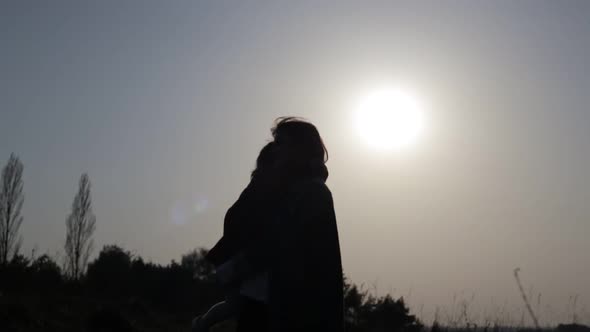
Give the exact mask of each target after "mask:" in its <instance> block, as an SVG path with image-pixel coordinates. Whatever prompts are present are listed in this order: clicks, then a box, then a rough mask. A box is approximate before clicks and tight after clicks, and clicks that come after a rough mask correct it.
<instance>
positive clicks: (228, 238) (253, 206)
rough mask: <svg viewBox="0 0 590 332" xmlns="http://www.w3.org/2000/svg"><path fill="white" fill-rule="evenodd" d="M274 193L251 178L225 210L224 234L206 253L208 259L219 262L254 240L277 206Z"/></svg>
mask: <svg viewBox="0 0 590 332" xmlns="http://www.w3.org/2000/svg"><path fill="white" fill-rule="evenodd" d="M273 197H275V195H270V194H269V189H268V188H267V187H266V186H263V185H260V183H257V182H256V181H255V180H252V181H251V182H250V184H248V186H247V187H246V188H245V189H244V191H242V193H241V194H240V197H239V198H238V200H237V201H236V202H235V203H234V204H233V205H232V206H231V207H230V208H229V209H228V210H227V212H226V214H225V218H224V221H223V236H222V237H221V239H220V240H219V241H218V242H217V243H216V244H215V246H213V248H211V250H209V252H208V253H207V256H206V259H207V261H209V262H210V263H212V264H213V265H214V266H219V265H221V264H223V263H225V262H227V261H228V260H230V259H231V258H233V257H234V256H235V255H237V254H238V253H240V252H242V251H244V249H245V248H248V247H249V246H251V245H252V242H254V243H255V242H257V241H258V240H259V238H260V237H262V236H263V233H264V232H265V229H266V228H267V225H266V224H267V221H266V220H267V219H268V217H266V216H268V215H269V214H270V209H271V207H272V206H276V204H274V202H273Z"/></svg>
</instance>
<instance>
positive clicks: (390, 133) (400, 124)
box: [355, 88, 424, 151]
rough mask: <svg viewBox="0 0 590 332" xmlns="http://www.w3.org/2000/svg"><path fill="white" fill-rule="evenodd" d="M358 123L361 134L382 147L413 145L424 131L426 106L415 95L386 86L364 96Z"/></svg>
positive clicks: (365, 138)
mask: <svg viewBox="0 0 590 332" xmlns="http://www.w3.org/2000/svg"><path fill="white" fill-rule="evenodd" d="M355 123H356V126H357V130H358V133H359V135H360V137H361V138H362V139H363V140H364V141H365V142H366V143H367V144H368V145H369V146H371V147H373V148H375V149H379V150H385V151H389V150H398V149H401V148H405V147H408V146H409V145H412V144H413V143H414V142H415V141H416V140H417V139H418V137H419V136H420V134H421V133H422V132H423V130H424V114H423V109H422V105H421V103H420V102H419V100H418V99H417V98H415V97H414V96H413V95H411V94H409V93H406V92H404V91H402V90H400V89H396V88H384V89H381V90H377V91H374V92H372V93H370V94H368V95H366V96H364V97H363V98H361V100H360V102H359V104H358V107H357V109H356V119H355Z"/></svg>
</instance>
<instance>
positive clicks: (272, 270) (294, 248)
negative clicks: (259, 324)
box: [247, 179, 344, 332]
mask: <svg viewBox="0 0 590 332" xmlns="http://www.w3.org/2000/svg"><path fill="white" fill-rule="evenodd" d="M273 214H274V217H269V218H267V219H266V222H267V223H268V224H267V229H268V230H269V231H268V232H267V233H266V234H265V237H266V238H264V239H260V241H258V242H257V246H256V247H252V248H251V249H252V250H249V251H248V252H247V257H248V258H249V259H250V261H251V262H253V264H254V265H255V266H258V267H259V268H263V269H266V270H268V271H269V324H270V331H272V332H290V331H293V332H295V331H297V332H299V331H301V332H304V331H305V332H313V331H318V332H320V331H321V332H341V331H343V328H344V327H343V325H344V323H343V274H342V263H341V257H340V244H339V240H338V229H337V225H336V216H335V213H334V204H333V201H332V194H331V192H330V190H329V189H328V187H327V186H326V185H325V184H324V183H323V181H321V180H310V179H307V180H301V181H299V183H296V184H294V185H293V187H292V189H291V190H290V193H289V194H288V195H287V196H286V199H284V200H283V203H282V204H277V206H276V209H275V210H274V213H273Z"/></svg>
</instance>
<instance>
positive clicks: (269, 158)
mask: <svg viewBox="0 0 590 332" xmlns="http://www.w3.org/2000/svg"><path fill="white" fill-rule="evenodd" d="M275 145H276V144H275V142H269V143H267V144H266V145H265V146H264V147H263V148H262V150H260V153H259V154H258V158H256V168H255V169H254V170H253V171H252V176H251V178H252V179H254V178H255V177H257V176H259V175H261V174H263V173H264V172H265V171H268V170H269V169H270V168H271V167H272V166H273V164H274V162H275V160H276V158H275V155H276V153H275V152H276V149H275Z"/></svg>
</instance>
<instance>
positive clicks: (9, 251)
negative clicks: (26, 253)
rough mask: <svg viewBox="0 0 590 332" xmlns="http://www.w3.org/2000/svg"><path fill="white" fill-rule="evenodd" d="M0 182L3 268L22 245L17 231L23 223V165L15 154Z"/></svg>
mask: <svg viewBox="0 0 590 332" xmlns="http://www.w3.org/2000/svg"><path fill="white" fill-rule="evenodd" d="M0 182H1V184H0V185H1V186H2V187H1V188H0V266H5V265H6V264H7V263H8V262H9V260H10V259H11V258H12V257H14V256H16V255H17V254H18V251H19V250H20V246H21V243H22V238H21V237H19V236H18V231H19V229H20V226H21V224H22V223H23V217H22V216H21V210H22V207H23V202H24V200H25V198H24V195H23V164H22V162H21V161H20V159H19V158H18V157H17V156H16V155H15V154H10V158H9V159H8V163H7V164H6V166H4V168H3V169H2V178H1V180H0Z"/></svg>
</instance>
